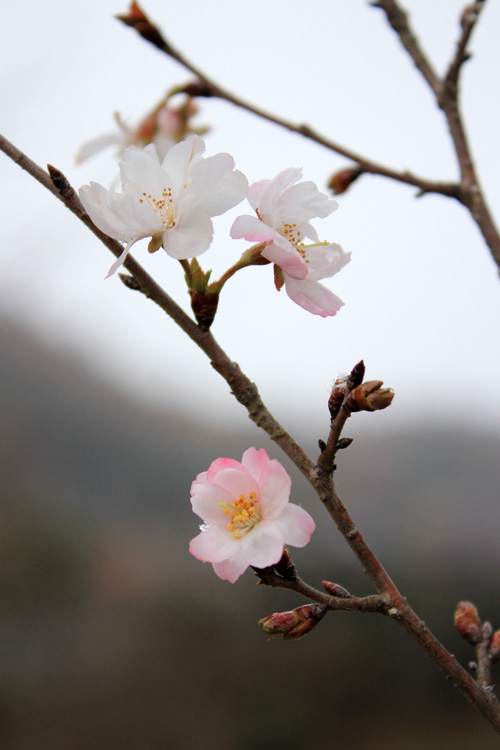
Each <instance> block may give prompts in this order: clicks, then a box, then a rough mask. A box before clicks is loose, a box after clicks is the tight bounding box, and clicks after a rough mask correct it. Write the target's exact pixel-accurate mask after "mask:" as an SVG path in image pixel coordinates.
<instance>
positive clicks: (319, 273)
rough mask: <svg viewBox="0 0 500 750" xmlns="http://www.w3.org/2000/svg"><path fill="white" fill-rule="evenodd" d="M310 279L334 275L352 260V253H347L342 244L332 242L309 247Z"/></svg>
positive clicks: (316, 279)
mask: <svg viewBox="0 0 500 750" xmlns="http://www.w3.org/2000/svg"><path fill="white" fill-rule="evenodd" d="M306 253H307V260H308V261H309V262H308V269H309V272H308V274H307V278H308V279H309V281H319V280H320V279H326V278H329V277H330V276H334V275H335V274H336V273H338V272H339V271H340V270H342V268H344V266H346V265H347V264H348V263H349V261H350V260H351V253H346V252H344V250H343V249H342V247H341V246H340V245H336V244H335V243H332V244H330V245H326V246H324V245H323V246H321V245H320V246H319V247H311V248H307V250H306Z"/></svg>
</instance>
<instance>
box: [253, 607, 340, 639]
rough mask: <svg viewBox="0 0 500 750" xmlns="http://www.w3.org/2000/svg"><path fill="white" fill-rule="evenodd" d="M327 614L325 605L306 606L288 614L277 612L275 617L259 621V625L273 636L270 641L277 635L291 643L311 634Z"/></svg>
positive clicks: (271, 616)
mask: <svg viewBox="0 0 500 750" xmlns="http://www.w3.org/2000/svg"><path fill="white" fill-rule="evenodd" d="M326 612H327V607H326V606H325V605H324V604H305V605H304V606H302V607H297V609H292V610H290V611H288V612H275V613H274V615H270V616H269V617H264V618H263V619H262V620H259V625H262V627H263V629H264V632H265V633H267V634H268V635H270V636H271V637H270V638H269V640H270V641H272V639H273V638H274V637H275V636H277V635H282V636H283V638H284V640H285V641H291V640H295V639H297V638H302V637H303V636H304V635H307V634H308V633H310V632H311V630H313V629H314V628H315V627H316V625H317V624H318V622H319V621H320V620H321V619H322V618H323V617H324V616H325V614H326Z"/></svg>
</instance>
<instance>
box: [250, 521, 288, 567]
mask: <svg viewBox="0 0 500 750" xmlns="http://www.w3.org/2000/svg"><path fill="white" fill-rule="evenodd" d="M283 544H284V542H283V533H282V531H281V529H280V528H279V526H278V524H276V523H266V521H261V523H259V524H258V526H255V528H253V529H252V531H250V532H249V533H248V534H247V535H246V536H244V537H243V539H242V555H243V556H244V558H245V560H246V561H247V563H248V565H254V566H255V567H256V568H267V567H268V566H269V565H274V564H275V563H277V562H278V561H279V560H280V558H281V556H282V554H283Z"/></svg>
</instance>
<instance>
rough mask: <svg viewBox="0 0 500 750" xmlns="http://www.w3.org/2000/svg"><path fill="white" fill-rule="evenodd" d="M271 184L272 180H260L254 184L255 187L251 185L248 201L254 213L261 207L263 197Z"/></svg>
mask: <svg viewBox="0 0 500 750" xmlns="http://www.w3.org/2000/svg"><path fill="white" fill-rule="evenodd" d="M270 184H271V180H259V182H254V183H253V185H250V187H249V188H248V195H247V200H248V202H249V203H250V205H251V206H252V208H253V210H254V211H255V210H256V209H257V208H258V207H259V205H260V202H261V200H262V196H263V195H264V193H265V192H266V190H267V188H268V187H269V185H270Z"/></svg>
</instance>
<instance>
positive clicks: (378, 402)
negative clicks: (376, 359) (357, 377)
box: [347, 380, 394, 411]
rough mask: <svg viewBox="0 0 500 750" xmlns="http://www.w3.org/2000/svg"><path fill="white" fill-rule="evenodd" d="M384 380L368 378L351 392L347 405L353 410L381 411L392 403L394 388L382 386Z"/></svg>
mask: <svg viewBox="0 0 500 750" xmlns="http://www.w3.org/2000/svg"><path fill="white" fill-rule="evenodd" d="M381 385H383V382H382V380H367V381H366V382H365V383H362V384H361V385H358V387H357V388H354V390H353V391H351V393H350V394H349V397H348V399H347V406H348V407H349V409H350V410H351V411H380V410H381V409H386V408H387V407H388V406H390V405H391V403H392V399H393V398H394V391H393V390H392V388H381V387H380V386H381Z"/></svg>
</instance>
